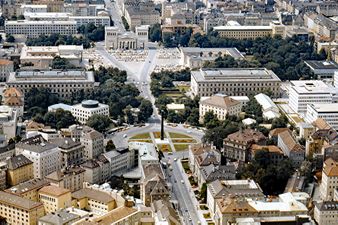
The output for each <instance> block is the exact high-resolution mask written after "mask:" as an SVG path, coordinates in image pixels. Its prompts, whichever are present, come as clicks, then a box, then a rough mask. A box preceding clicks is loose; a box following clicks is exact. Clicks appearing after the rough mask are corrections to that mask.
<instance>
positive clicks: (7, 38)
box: [6, 34, 15, 43]
mask: <svg viewBox="0 0 338 225" xmlns="http://www.w3.org/2000/svg"><path fill="white" fill-rule="evenodd" d="M6 41H7V42H10V43H14V42H15V38H14V37H13V35H11V34H6Z"/></svg>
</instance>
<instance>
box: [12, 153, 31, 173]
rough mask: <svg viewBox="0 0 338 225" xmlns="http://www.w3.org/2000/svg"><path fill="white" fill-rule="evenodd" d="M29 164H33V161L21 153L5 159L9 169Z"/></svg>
mask: <svg viewBox="0 0 338 225" xmlns="http://www.w3.org/2000/svg"><path fill="white" fill-rule="evenodd" d="M29 164H33V162H32V161H30V160H29V159H28V158H26V156H24V155H21V154H20V155H17V156H13V157H11V158H10V159H8V160H7V165H8V169H10V170H15V169H18V168H20V167H23V166H26V165H29Z"/></svg>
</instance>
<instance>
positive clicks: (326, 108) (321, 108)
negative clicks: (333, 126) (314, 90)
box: [309, 103, 338, 114]
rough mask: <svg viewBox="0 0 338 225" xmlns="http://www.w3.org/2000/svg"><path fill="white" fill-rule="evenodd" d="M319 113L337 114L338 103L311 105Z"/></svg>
mask: <svg viewBox="0 0 338 225" xmlns="http://www.w3.org/2000/svg"><path fill="white" fill-rule="evenodd" d="M309 106H310V107H312V108H313V109H314V110H315V111H316V112H318V113H337V114H338V103H323V104H321V103H319V104H317V103H316V104H309Z"/></svg>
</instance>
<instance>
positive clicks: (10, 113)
mask: <svg viewBox="0 0 338 225" xmlns="http://www.w3.org/2000/svg"><path fill="white" fill-rule="evenodd" d="M17 123H18V112H17V111H16V110H15V109H13V107H10V106H7V105H1V106H0V130H1V132H2V134H4V135H5V137H6V139H7V140H9V139H11V138H14V137H15V136H17Z"/></svg>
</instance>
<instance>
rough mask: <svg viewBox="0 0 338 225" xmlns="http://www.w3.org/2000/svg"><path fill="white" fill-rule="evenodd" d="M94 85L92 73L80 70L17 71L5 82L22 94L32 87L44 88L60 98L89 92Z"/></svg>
mask: <svg viewBox="0 0 338 225" xmlns="http://www.w3.org/2000/svg"><path fill="white" fill-rule="evenodd" d="M94 83H95V80H94V74H93V72H92V71H80V70H63V71H61V70H51V71H47V70H45V71H44V70H41V71H17V72H13V73H11V74H10V76H9V78H8V81H7V85H8V87H15V88H17V89H19V90H20V91H22V92H23V93H24V94H25V93H27V92H28V91H29V90H30V89H31V88H33V87H36V88H39V87H44V88H48V89H50V90H51V93H54V94H58V95H59V96H60V97H62V98H69V97H71V95H72V93H74V92H78V91H81V90H83V91H86V90H91V89H93V87H94Z"/></svg>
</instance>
